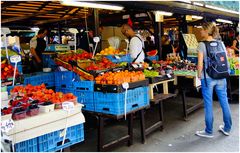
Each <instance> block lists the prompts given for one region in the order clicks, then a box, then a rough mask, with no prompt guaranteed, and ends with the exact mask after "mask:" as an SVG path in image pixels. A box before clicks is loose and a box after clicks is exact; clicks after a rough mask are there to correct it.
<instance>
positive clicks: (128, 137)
mask: <svg viewBox="0 0 240 153" xmlns="http://www.w3.org/2000/svg"><path fill="white" fill-rule="evenodd" d="M148 107H149V106H145V107H141V108H138V109H136V110H133V111H131V112H128V113H127V114H126V115H127V120H128V134H127V135H125V136H123V137H121V138H118V139H117V140H113V141H111V142H109V143H107V144H104V135H103V132H104V118H108V119H115V120H120V119H123V118H124V117H125V115H124V114H123V115H112V114H105V113H99V112H93V111H87V110H83V112H84V113H89V114H91V115H94V116H96V117H97V119H98V144H97V151H100V152H102V151H106V150H109V149H111V148H113V147H115V146H117V145H118V144H120V143H123V142H128V146H131V145H132V144H133V114H134V113H136V112H137V111H141V110H143V109H146V108H148Z"/></svg>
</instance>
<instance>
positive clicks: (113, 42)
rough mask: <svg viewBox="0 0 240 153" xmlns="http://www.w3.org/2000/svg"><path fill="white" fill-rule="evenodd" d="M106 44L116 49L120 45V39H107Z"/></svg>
mask: <svg viewBox="0 0 240 153" xmlns="http://www.w3.org/2000/svg"><path fill="white" fill-rule="evenodd" d="M108 43H109V45H110V46H112V47H113V48H114V49H118V48H119V45H120V38H119V37H116V36H114V37H110V38H108Z"/></svg>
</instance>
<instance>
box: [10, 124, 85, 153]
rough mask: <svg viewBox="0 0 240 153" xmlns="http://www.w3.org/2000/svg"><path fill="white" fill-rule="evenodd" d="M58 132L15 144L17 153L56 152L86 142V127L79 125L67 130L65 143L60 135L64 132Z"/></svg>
mask: <svg viewBox="0 0 240 153" xmlns="http://www.w3.org/2000/svg"><path fill="white" fill-rule="evenodd" d="M63 130H64V129H62V130H58V131H54V132H51V133H48V134H44V135H42V136H39V137H36V138H33V139H30V140H26V141H23V142H19V143H16V144H15V146H14V147H15V152H55V151H58V150H61V149H64V148H67V147H70V146H72V145H74V144H76V143H79V142H82V141H84V125H83V123H82V124H78V125H75V126H71V127H68V128H67V135H66V138H65V141H64V144H63V145H62V142H63V137H60V133H61V132H62V131H63Z"/></svg>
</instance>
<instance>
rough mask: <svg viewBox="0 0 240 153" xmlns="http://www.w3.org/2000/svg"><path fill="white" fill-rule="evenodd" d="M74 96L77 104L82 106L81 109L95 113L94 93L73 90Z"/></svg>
mask: <svg viewBox="0 0 240 153" xmlns="http://www.w3.org/2000/svg"><path fill="white" fill-rule="evenodd" d="M74 95H75V96H77V99H78V102H79V103H81V104H84V106H83V108H82V109H84V110H89V111H95V104H94V91H84V90H75V92H74Z"/></svg>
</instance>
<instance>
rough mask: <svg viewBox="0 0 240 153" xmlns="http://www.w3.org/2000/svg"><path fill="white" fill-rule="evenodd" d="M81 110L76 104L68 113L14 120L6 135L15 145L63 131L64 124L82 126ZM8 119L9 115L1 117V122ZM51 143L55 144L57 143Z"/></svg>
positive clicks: (60, 110) (50, 113) (43, 114)
mask: <svg viewBox="0 0 240 153" xmlns="http://www.w3.org/2000/svg"><path fill="white" fill-rule="evenodd" d="M81 109H82V105H81V104H77V105H75V107H74V110H73V111H71V112H69V113H68V112H67V111H65V110H63V109H56V110H54V111H51V112H48V113H39V114H38V115H36V116H31V117H26V118H24V119H21V120H14V127H13V129H11V130H10V131H9V132H7V133H6V135H7V136H8V137H9V138H11V140H12V142H13V144H16V143H20V142H24V141H27V140H30V139H33V138H37V137H39V136H42V135H45V134H49V133H52V132H55V131H58V130H62V129H65V128H66V124H67V127H72V126H76V125H79V124H83V123H85V117H84V116H83V114H82V110H81ZM8 119H11V114H10V115H5V116H2V117H1V120H2V121H4V120H8ZM65 141H66V140H65ZM46 142H47V141H46ZM52 143H53V144H56V143H57V142H52ZM61 143H62V142H61ZM38 145H39V144H38ZM48 149H51V151H52V149H53V148H48ZM69 149H70V147H66V148H64V151H69ZM46 151H47V150H46ZM55 151H57V150H55Z"/></svg>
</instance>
